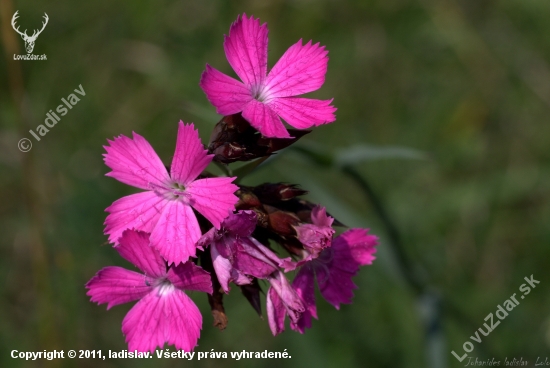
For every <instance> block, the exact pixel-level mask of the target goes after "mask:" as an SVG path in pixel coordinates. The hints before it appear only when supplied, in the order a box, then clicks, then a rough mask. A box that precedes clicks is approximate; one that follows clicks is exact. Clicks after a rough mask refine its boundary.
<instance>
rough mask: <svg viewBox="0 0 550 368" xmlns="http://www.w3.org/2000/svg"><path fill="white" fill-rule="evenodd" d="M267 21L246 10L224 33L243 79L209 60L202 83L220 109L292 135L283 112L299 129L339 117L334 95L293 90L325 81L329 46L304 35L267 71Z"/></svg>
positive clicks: (269, 133) (272, 133)
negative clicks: (330, 97)
mask: <svg viewBox="0 0 550 368" xmlns="http://www.w3.org/2000/svg"><path fill="white" fill-rule="evenodd" d="M267 33H268V30H267V25H266V24H265V23H264V24H263V25H260V20H259V19H254V18H253V17H252V16H251V17H250V18H247V17H246V14H243V16H242V17H238V18H237V20H236V21H235V23H233V24H232V25H231V28H230V30H229V36H225V41H224V49H225V55H226V57H227V60H228V61H229V64H230V65H231V67H232V68H233V70H234V71H235V73H237V75H238V76H239V78H241V80H242V82H240V81H238V80H236V79H234V78H231V77H229V76H227V75H225V74H223V73H222V72H220V71H218V70H216V69H214V68H212V67H211V66H210V65H208V64H207V65H206V71H205V72H204V73H203V74H202V77H201V82H200V86H201V88H202V89H203V90H204V92H205V93H206V97H207V98H208V100H209V101H210V102H211V103H212V105H214V106H215V107H216V111H217V112H218V114H221V115H232V114H236V113H239V112H242V116H243V117H244V118H245V119H246V120H248V122H249V123H250V124H251V125H252V126H253V127H254V128H256V129H257V130H258V131H259V132H260V133H262V135H264V136H265V137H277V138H289V137H290V135H289V134H288V132H287V130H286V128H285V126H284V125H283V123H282V122H281V118H283V119H284V120H285V121H286V122H287V123H288V124H290V125H292V126H293V127H295V128H297V129H306V128H310V127H312V126H318V125H321V124H325V123H330V122H333V121H334V120H336V117H335V116H334V112H335V111H336V108H335V107H334V106H332V105H331V104H330V103H331V102H332V100H314V99H309V98H297V97H295V96H298V95H302V94H304V93H308V92H312V91H315V90H317V89H319V88H320V87H321V86H322V85H323V83H324V82H325V74H326V72H327V63H328V57H327V54H328V51H326V50H325V47H324V46H320V45H319V43H316V44H312V43H311V41H309V42H308V43H307V44H305V45H303V44H302V40H299V41H298V42H297V43H295V44H294V45H292V46H291V47H290V48H289V49H288V50H287V51H286V52H285V53H284V54H283V56H282V57H281V59H279V61H278V62H277V63H276V64H275V66H274V67H273V69H271V71H270V72H269V74H268V73H267Z"/></svg>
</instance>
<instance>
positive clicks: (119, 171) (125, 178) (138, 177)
mask: <svg viewBox="0 0 550 368" xmlns="http://www.w3.org/2000/svg"><path fill="white" fill-rule="evenodd" d="M107 141H108V142H109V146H103V148H105V150H106V151H107V153H106V154H104V155H103V160H104V161H105V164H106V165H107V166H109V167H110V168H111V169H112V170H113V171H111V172H109V173H107V174H106V175H107V176H111V177H113V178H115V179H117V180H118V181H121V182H123V183H125V184H128V185H131V186H134V187H137V188H141V189H150V188H151V186H150V183H153V184H155V185H157V186H159V185H160V186H162V185H165V184H166V183H168V181H169V179H170V178H169V177H168V172H167V171H166V168H165V167H164V165H163V163H162V161H161V160H160V158H159V157H158V155H157V154H156V152H155V150H154V149H153V147H151V145H150V144H149V142H147V141H146V140H145V138H143V137H142V136H140V135H139V134H136V133H134V139H133V140H132V139H131V138H128V137H126V136H123V135H120V136H118V137H115V139H114V140H112V141H111V140H107Z"/></svg>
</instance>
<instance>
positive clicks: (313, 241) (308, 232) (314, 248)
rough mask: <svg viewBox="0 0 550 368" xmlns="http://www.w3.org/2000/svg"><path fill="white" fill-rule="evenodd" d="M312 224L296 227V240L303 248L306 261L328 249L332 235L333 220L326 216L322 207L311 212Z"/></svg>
mask: <svg viewBox="0 0 550 368" xmlns="http://www.w3.org/2000/svg"><path fill="white" fill-rule="evenodd" d="M311 221H312V222H313V223H312V224H303V225H299V226H296V227H295V229H296V233H297V234H298V235H297V236H298V240H299V241H300V242H301V243H302V245H303V246H304V249H305V250H306V254H307V257H305V259H306V260H310V259H313V258H315V257H317V255H318V254H319V252H320V251H322V250H323V249H325V248H326V247H329V246H330V244H331V242H332V236H333V235H334V229H333V228H332V222H333V221H334V219H333V218H332V217H330V216H327V211H326V209H325V208H324V207H321V206H316V207H315V208H313V210H312V211H311Z"/></svg>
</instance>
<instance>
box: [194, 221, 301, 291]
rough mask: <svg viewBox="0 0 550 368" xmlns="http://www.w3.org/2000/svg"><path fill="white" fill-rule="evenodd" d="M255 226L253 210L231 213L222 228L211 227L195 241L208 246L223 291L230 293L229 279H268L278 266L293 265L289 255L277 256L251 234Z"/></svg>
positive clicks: (246, 281)
mask: <svg viewBox="0 0 550 368" xmlns="http://www.w3.org/2000/svg"><path fill="white" fill-rule="evenodd" d="M255 227H256V213H255V212H254V211H239V212H238V213H236V214H231V215H229V217H227V218H226V219H225V220H224V222H223V223H222V226H221V229H220V230H216V229H214V228H212V229H210V230H209V231H208V232H207V233H206V234H204V235H203V237H202V238H201V239H200V240H199V241H198V245H199V246H207V245H210V254H211V256H212V264H213V266H214V270H215V271H216V276H217V277H218V281H219V282H220V285H221V286H222V288H223V290H224V291H225V292H226V293H228V292H229V282H230V281H233V282H234V283H235V284H237V285H247V284H250V283H251V281H252V278H253V277H256V278H259V279H267V278H268V277H269V276H270V275H271V274H273V272H276V271H278V267H285V268H294V266H293V264H294V263H293V262H291V260H290V257H288V258H285V259H280V258H279V257H277V255H276V254H275V253H274V252H273V251H271V250H270V249H269V248H267V247H266V246H264V245H262V244H261V243H260V242H258V241H257V240H256V239H254V238H253V237H252V236H251V235H252V232H253V231H254V228H255Z"/></svg>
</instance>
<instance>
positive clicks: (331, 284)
mask: <svg viewBox="0 0 550 368" xmlns="http://www.w3.org/2000/svg"><path fill="white" fill-rule="evenodd" d="M376 245H378V238H377V237H376V236H374V235H368V230H366V229H350V230H348V231H346V232H344V233H343V234H341V235H340V236H338V237H336V238H335V239H334V240H333V241H332V246H331V247H329V248H326V249H324V250H323V251H322V252H321V253H320V254H319V257H317V258H316V259H314V260H312V261H309V262H306V263H305V264H304V265H303V266H302V268H300V271H298V274H297V275H296V277H295V278H294V281H293V282H292V286H293V288H294V289H295V290H296V292H297V293H298V295H300V298H301V299H302V301H303V302H304V304H305V307H306V310H305V311H304V313H302V314H301V316H300V318H299V320H298V321H297V322H296V323H291V325H290V326H291V328H292V329H293V330H296V331H299V332H300V333H304V331H305V329H306V328H310V327H311V317H312V316H313V317H315V318H317V307H316V306H315V290H314V288H315V279H317V284H318V285H319V290H320V291H321V295H322V296H323V297H324V298H325V299H326V301H328V302H329V303H330V304H332V305H333V306H334V307H335V308H336V309H340V303H343V304H349V303H351V299H352V298H353V289H356V288H357V286H356V285H355V284H354V283H353V281H352V278H353V277H354V276H355V275H356V274H357V272H358V271H359V266H364V265H367V264H371V263H372V261H373V260H374V258H375V257H374V253H375V252H376V248H375V246H376Z"/></svg>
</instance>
